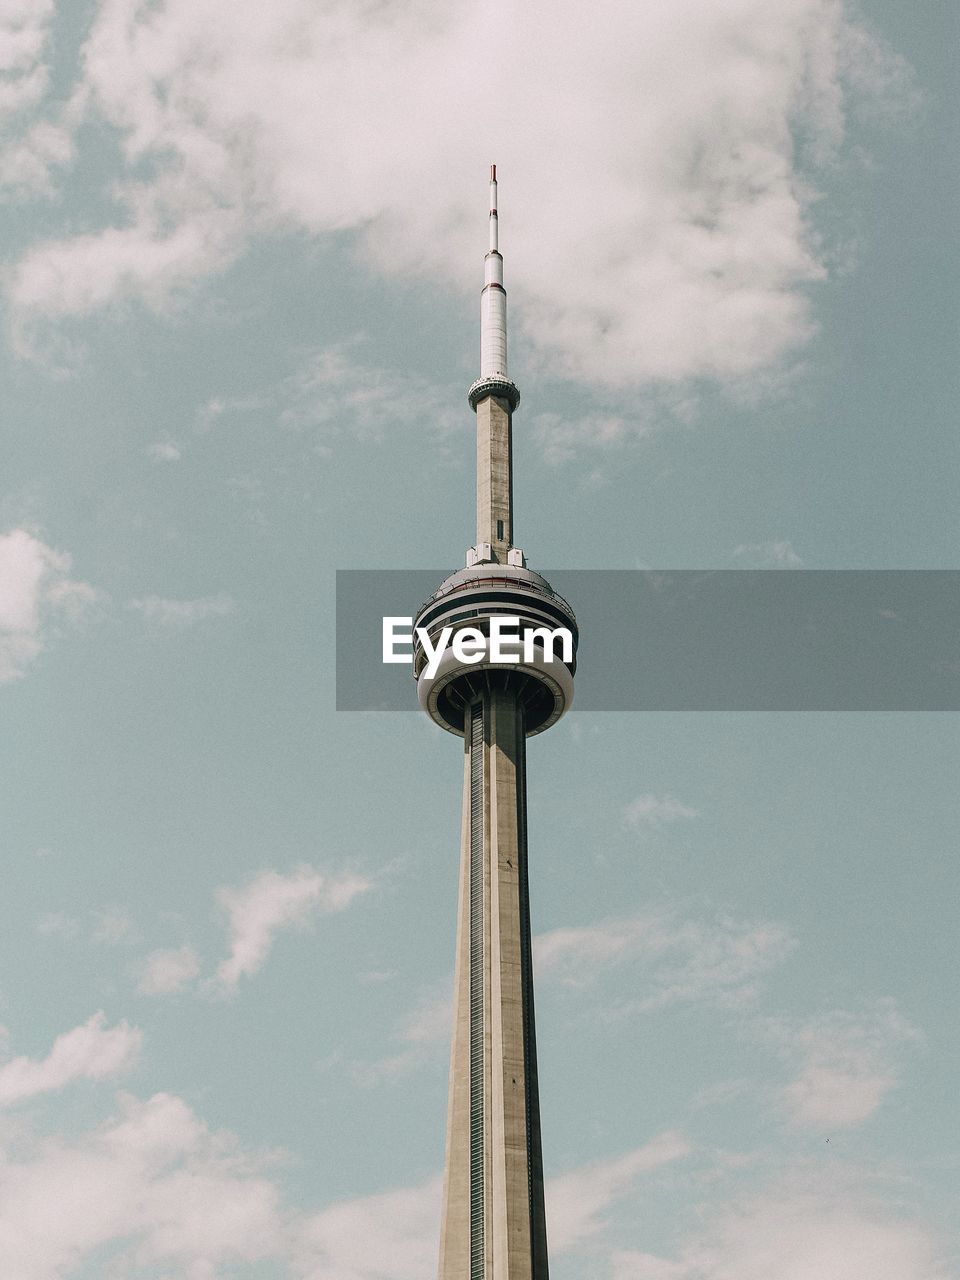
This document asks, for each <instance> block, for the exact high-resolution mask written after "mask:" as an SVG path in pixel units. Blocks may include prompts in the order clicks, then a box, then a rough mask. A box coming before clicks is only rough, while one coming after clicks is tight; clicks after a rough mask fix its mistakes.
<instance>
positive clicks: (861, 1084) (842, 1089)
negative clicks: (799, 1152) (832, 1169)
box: [761, 1000, 919, 1130]
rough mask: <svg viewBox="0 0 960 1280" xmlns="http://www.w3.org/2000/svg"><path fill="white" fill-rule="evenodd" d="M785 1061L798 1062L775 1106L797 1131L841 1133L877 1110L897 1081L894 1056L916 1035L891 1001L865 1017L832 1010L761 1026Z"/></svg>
mask: <svg viewBox="0 0 960 1280" xmlns="http://www.w3.org/2000/svg"><path fill="white" fill-rule="evenodd" d="M761 1029H762V1031H763V1033H764V1034H765V1035H767V1036H768V1037H770V1038H772V1040H773V1042H774V1044H775V1045H776V1046H777V1048H778V1050H779V1052H780V1054H781V1056H782V1057H784V1058H785V1059H786V1060H787V1061H789V1062H792V1063H797V1064H798V1070H797V1074H796V1076H795V1078H794V1079H793V1080H792V1081H791V1082H790V1083H789V1084H788V1085H786V1087H785V1088H784V1089H783V1090H782V1091H781V1094H780V1102H781V1105H782V1106H783V1108H784V1110H785V1111H786V1113H787V1115H788V1117H789V1119H790V1121H791V1123H792V1124H793V1125H794V1126H795V1127H797V1128H802V1129H820V1130H830V1129H845V1128H850V1127H852V1126H853V1125H857V1124H861V1123H863V1121H864V1120H867V1119H869V1118H870V1116H872V1115H873V1113H874V1112H875V1111H876V1110H877V1109H878V1108H879V1107H880V1106H881V1104H882V1103H883V1101H884V1099H885V1098H886V1096H887V1094H888V1093H889V1092H890V1091H891V1089H893V1088H894V1087H895V1086H896V1084H897V1083H898V1080H899V1070H898V1063H897V1057H898V1052H899V1050H900V1048H901V1046H903V1045H904V1044H908V1043H916V1042H917V1040H918V1039H919V1033H918V1032H917V1030H916V1029H915V1028H914V1027H913V1026H911V1024H910V1023H909V1022H908V1021H907V1020H906V1018H904V1017H903V1015H902V1014H901V1013H900V1012H899V1011H898V1009H897V1007H896V1005H895V1004H894V1003H893V1001H891V1000H882V1001H880V1002H878V1004H877V1005H876V1006H875V1007H874V1008H873V1009H871V1010H869V1011H868V1012H866V1013H859V1014H857V1013H849V1012H847V1011H846V1010H840V1009H838V1010H833V1011H831V1012H830V1013H827V1014H824V1015H822V1016H821V1017H819V1018H814V1019H810V1020H807V1021H790V1020H788V1019H782V1018H781V1019H767V1020H766V1021H764V1022H763V1023H762V1024H761Z"/></svg>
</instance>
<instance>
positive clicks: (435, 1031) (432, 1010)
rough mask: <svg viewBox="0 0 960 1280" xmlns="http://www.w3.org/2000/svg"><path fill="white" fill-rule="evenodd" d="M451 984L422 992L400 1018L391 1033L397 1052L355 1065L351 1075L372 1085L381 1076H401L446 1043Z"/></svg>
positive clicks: (378, 1080) (451, 1026) (446, 983)
mask: <svg viewBox="0 0 960 1280" xmlns="http://www.w3.org/2000/svg"><path fill="white" fill-rule="evenodd" d="M452 985H453V983H452V979H450V980H449V981H446V982H444V983H443V987H442V990H439V991H437V992H435V993H433V994H431V995H428V996H425V997H424V998H423V999H422V1000H421V1001H420V1003H419V1004H418V1005H417V1007H416V1008H415V1009H414V1011H413V1013H411V1014H410V1015H409V1017H407V1018H406V1019H405V1020H404V1022H403V1023H402V1024H401V1026H400V1028H399V1030H398V1031H397V1032H396V1034H395V1037H394V1038H395V1039H396V1040H398V1041H399V1042H400V1043H401V1045H402V1046H403V1047H402V1048H401V1049H400V1050H399V1051H398V1052H397V1053H392V1054H388V1055H387V1056H386V1057H384V1058H381V1059H379V1060H378V1061H377V1062H374V1063H363V1064H360V1065H358V1066H357V1067H356V1068H355V1070H354V1076H355V1078H356V1079H357V1080H358V1082H359V1083H360V1084H363V1085H374V1084H378V1083H379V1082H380V1081H381V1080H389V1079H395V1078H396V1077H397V1076H402V1075H404V1074H406V1072H408V1071H412V1070H413V1069H414V1068H415V1067H416V1066H418V1065H419V1064H420V1063H421V1062H422V1061H423V1060H424V1058H425V1057H426V1056H427V1055H429V1054H430V1053H431V1052H432V1051H433V1050H434V1049H436V1048H437V1047H438V1046H440V1045H449V1044H450V1035H451V1031H452V1028H453V997H452V995H451V993H450V988H451V986H452Z"/></svg>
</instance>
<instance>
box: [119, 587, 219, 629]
mask: <svg viewBox="0 0 960 1280" xmlns="http://www.w3.org/2000/svg"><path fill="white" fill-rule="evenodd" d="M236 607H237V603H236V601H235V600H234V599H233V597H232V596H228V595H227V594H226V593H225V592H222V591H221V592H220V594H219V595H216V596H204V597H202V598H201V599H199V600H170V599H167V598H166V597H164V596H141V597H140V598H139V599H136V600H131V601H130V603H129V604H128V605H127V608H128V609H133V610H135V611H136V612H137V613H139V614H142V616H143V617H144V618H146V620H147V621H148V622H156V623H157V624H158V625H159V626H161V627H192V626H194V625H195V624H196V623H198V622H203V621H204V619H206V618H222V617H225V616H226V615H227V614H229V613H233V612H234V611H235V610H236Z"/></svg>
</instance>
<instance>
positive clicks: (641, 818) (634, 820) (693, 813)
mask: <svg viewBox="0 0 960 1280" xmlns="http://www.w3.org/2000/svg"><path fill="white" fill-rule="evenodd" d="M699 816H700V815H699V813H698V811H697V810H696V809H693V808H691V806H690V805H688V804H681V803H680V801H679V800H677V799H676V797H675V796H670V795H666V796H655V795H650V794H649V793H648V794H646V795H642V796H637V798H636V800H631V801H630V803H629V804H628V805H627V806H626V807H625V809H624V811H623V821H624V822H625V824H626V825H627V826H628V827H633V828H637V827H641V826H651V827H660V826H664V825H667V824H669V823H671V822H677V821H678V820H679V819H681V818H697V817H699Z"/></svg>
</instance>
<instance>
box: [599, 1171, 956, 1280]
mask: <svg viewBox="0 0 960 1280" xmlns="http://www.w3.org/2000/svg"><path fill="white" fill-rule="evenodd" d="M612 1261H613V1280H731V1278H732V1277H736V1278H737V1280H772V1278H773V1277H777V1278H778V1280H779V1278H780V1277H782V1278H783V1280H878V1277H881V1276H883V1277H889V1278H890V1280H949V1276H950V1270H949V1268H948V1266H947V1264H946V1261H945V1258H944V1256H943V1253H942V1251H941V1249H940V1247H939V1241H938V1240H937V1238H936V1236H935V1235H934V1233H933V1232H932V1231H931V1230H930V1229H929V1228H927V1227H925V1226H924V1225H923V1224H921V1223H919V1222H915V1221H911V1220H910V1219H909V1218H907V1217H905V1216H904V1215H903V1213H902V1212H901V1211H900V1210H899V1208H897V1209H894V1208H893V1207H892V1206H883V1205H880V1204H876V1203H871V1202H870V1200H869V1199H868V1197H866V1196H864V1195H857V1194H854V1193H851V1191H850V1190H849V1189H848V1188H843V1187H836V1188H830V1187H824V1186H821V1187H820V1188H818V1189H816V1190H810V1189H808V1188H804V1187H800V1188H794V1187H786V1188H783V1189H778V1190H771V1191H767V1192H765V1193H763V1194H761V1195H758V1196H755V1197H754V1198H752V1199H748V1200H744V1201H742V1202H739V1203H736V1204H728V1205H727V1206H726V1207H725V1208H724V1209H723V1210H721V1211H720V1212H718V1213H715V1214H714V1215H713V1216H712V1217H710V1218H709V1219H708V1221H707V1223H706V1224H705V1225H704V1227H703V1228H702V1229H701V1230H700V1231H699V1232H698V1233H697V1234H696V1235H695V1236H694V1237H693V1238H692V1239H691V1240H690V1241H689V1242H688V1243H687V1244H686V1246H685V1247H684V1248H683V1249H682V1250H681V1251H680V1253H679V1255H678V1256H677V1257H676V1258H673V1259H670V1258H664V1257H657V1256H655V1255H652V1254H649V1253H641V1252H626V1251H619V1252H617V1253H615V1254H614V1256H613V1260H612Z"/></svg>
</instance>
